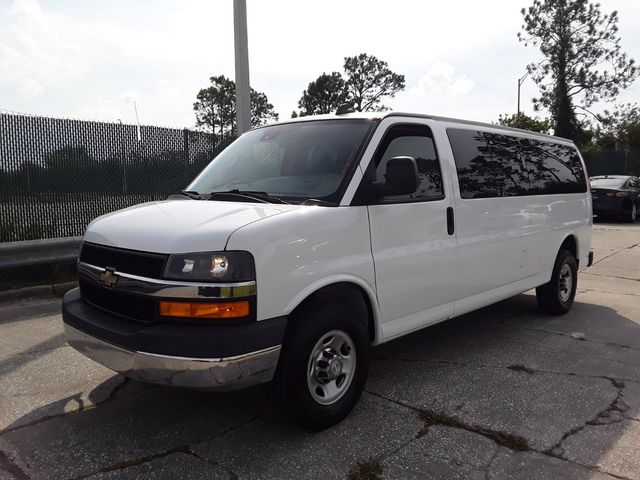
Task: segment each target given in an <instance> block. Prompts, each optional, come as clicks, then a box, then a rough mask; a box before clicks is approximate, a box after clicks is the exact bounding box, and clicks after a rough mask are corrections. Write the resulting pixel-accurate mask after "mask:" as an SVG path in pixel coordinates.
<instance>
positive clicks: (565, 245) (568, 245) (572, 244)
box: [560, 235, 578, 262]
mask: <svg viewBox="0 0 640 480" xmlns="http://www.w3.org/2000/svg"><path fill="white" fill-rule="evenodd" d="M560 250H569V251H570V252H571V253H573V256H574V257H576V262H577V261H578V242H577V241H576V237H574V236H573V235H569V236H568V237H567V238H565V239H564V242H562V245H560Z"/></svg>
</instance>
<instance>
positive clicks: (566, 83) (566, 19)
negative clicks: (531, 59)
mask: <svg viewBox="0 0 640 480" xmlns="http://www.w3.org/2000/svg"><path fill="white" fill-rule="evenodd" d="M522 15H523V17H524V24H523V25H522V29H523V32H520V33H519V34H518V38H519V40H520V41H521V42H524V44H525V45H529V44H532V45H534V46H537V47H539V48H540V51H541V52H542V54H543V56H544V59H543V60H542V61H541V62H539V63H532V64H530V65H529V66H528V67H527V70H528V71H529V74H530V75H531V77H532V78H533V80H534V81H535V82H536V84H537V85H538V87H539V88H540V97H539V98H536V99H534V107H535V108H536V109H539V108H540V107H545V108H547V109H549V111H550V112H551V116H552V122H553V127H554V130H555V134H556V135H559V136H561V137H566V138H571V139H574V140H578V139H579V138H580V130H581V125H580V123H579V121H578V119H577V116H576V111H575V110H576V108H580V109H582V110H584V111H587V112H588V110H587V108H588V107H590V106H591V105H593V104H594V103H596V102H598V101H601V100H613V99H615V97H616V96H617V95H618V93H619V91H620V89H621V88H626V87H628V86H629V85H630V84H631V83H632V82H633V81H634V80H635V79H636V78H637V76H638V70H637V68H636V65H635V62H634V60H633V59H629V58H627V56H626V54H624V53H622V52H621V48H620V38H619V37H618V35H617V33H618V25H617V23H618V13H617V12H616V11H614V12H612V13H611V14H602V13H601V11H600V5H599V4H592V3H591V2H590V1H589V0H534V1H533V5H532V6H531V7H529V8H528V9H522Z"/></svg>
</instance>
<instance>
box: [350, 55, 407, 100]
mask: <svg viewBox="0 0 640 480" xmlns="http://www.w3.org/2000/svg"><path fill="white" fill-rule="evenodd" d="M344 73H345V79H346V80H345V87H346V90H347V92H348V96H349V100H351V101H352V102H353V103H354V106H355V109H356V110H357V111H358V112H368V111H383V110H386V109H387V107H386V106H384V105H382V99H383V98H384V97H390V98H393V97H394V96H395V94H396V93H398V92H400V91H402V90H404V75H399V74H397V73H394V72H392V71H391V70H390V69H389V66H388V64H387V62H384V61H382V60H378V59H377V58H376V57H374V56H373V55H367V54H366V53H361V54H360V55H357V56H355V57H346V58H345V59H344Z"/></svg>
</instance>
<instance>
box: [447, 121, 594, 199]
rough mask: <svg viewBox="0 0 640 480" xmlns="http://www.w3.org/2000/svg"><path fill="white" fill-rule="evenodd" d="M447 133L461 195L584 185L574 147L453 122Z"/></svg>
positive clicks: (559, 190)
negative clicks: (482, 130)
mask: <svg viewBox="0 0 640 480" xmlns="http://www.w3.org/2000/svg"><path fill="white" fill-rule="evenodd" d="M447 135H448V136H449V141H450V142H451V148H452V150H453V156H454V160H455V163H456V169H457V171H458V182H459V184H460V196H461V197H462V198H488V197H502V196H505V197H507V196H522V195H545V194H552V193H582V192H586V191H587V185H586V179H585V176H584V171H583V169H582V164H581V162H580V156H579V155H578V152H577V150H576V149H575V147H572V146H570V145H561V144H557V143H552V142H545V141H540V140H529V139H523V138H518V137H513V136H510V135H502V134H495V133H483V132H479V131H476V130H462V129H455V128H452V129H447Z"/></svg>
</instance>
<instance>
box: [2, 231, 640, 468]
mask: <svg viewBox="0 0 640 480" xmlns="http://www.w3.org/2000/svg"><path fill="white" fill-rule="evenodd" d="M593 233H594V236H593V246H594V250H595V259H596V263H595V265H594V266H593V267H591V268H589V269H587V270H586V271H585V272H582V273H581V274H580V277H579V284H578V286H579V291H578V294H577V296H576V303H575V305H574V307H573V309H572V310H571V312H570V313H569V314H567V315H566V316H562V317H550V316H546V315H544V314H542V313H541V312H540V311H539V310H538V309H537V306H536V301H535V296H534V295H533V292H528V293H526V294H523V295H518V296H517V297H514V298H511V299H509V300H506V301H504V302H501V303H499V304H496V305H493V306H491V307H488V308H485V309H483V310H480V311H477V312H474V313H472V314H469V315H465V316H463V317H460V318H457V319H454V320H451V321H449V322H445V323H442V324H439V325H436V326H433V327H430V328H427V329H425V330H422V331H420V332H417V333H415V334H412V335H409V336H406V337H404V338H402V339H400V340H397V341H394V342H391V343H389V344H386V345H382V346H380V347H377V348H376V349H374V360H373V363H372V365H371V371H370V377H369V382H368V384H367V387H366V391H365V393H364V394H363V397H362V399H361V401H360V403H359V404H358V406H357V407H356V409H355V410H354V411H353V412H352V414H351V415H350V416H349V417H348V418H347V419H346V420H345V421H344V422H342V423H341V424H339V425H337V426H335V427H333V428H331V429H329V430H326V431H324V432H320V433H314V432H307V431H304V430H300V429H298V428H296V427H295V426H292V425H291V424H290V423H289V421H288V420H287V419H286V418H284V417H282V416H281V415H280V413H279V412H278V409H277V408H276V407H275V405H274V404H273V402H272V400H271V397H270V394H269V389H268V388H267V387H266V386H260V387H255V388H252V389H250V390H244V391H239V392H232V393H225V394H220V393H217V394H216V393H205V392H197V391H188V390H180V389H173V388H168V387H167V388H165V387H156V386H151V385H145V384H141V383H137V382H134V381H131V380H127V379H125V378H124V377H123V376H121V375H118V374H115V373H113V372H111V371H109V370H107V369H105V368H103V367H101V366H100V365H98V364H96V363H94V362H92V361H91V360H88V359H86V358H85V357H83V356H82V355H80V354H78V353H77V352H75V351H74V350H72V349H71V348H69V347H68V346H66V344H65V340H64V337H63V335H62V325H61V323H62V320H61V317H60V313H59V312H60V301H59V300H53V301H52V300H49V301H42V302H37V301H29V302H28V303H27V304H24V305H21V304H19V303H14V304H11V305H3V306H0V480H9V479H12V480H25V479H80V478H89V479H92V480H97V479H132V478H133V479H173V478H180V479H204V478H206V479H305V478H322V479H324V480H327V479H347V478H348V479H350V480H365V479H385V480H386V479H431V478H433V479H458V478H459V479H476V478H477V479H483V480H484V479H536V480H544V479H558V478H562V479H614V478H618V479H620V478H622V479H639V480H640V226H638V225H635V226H633V225H607V224H600V225H596V226H595V227H594V232H593Z"/></svg>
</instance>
